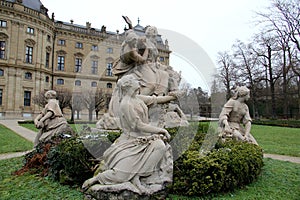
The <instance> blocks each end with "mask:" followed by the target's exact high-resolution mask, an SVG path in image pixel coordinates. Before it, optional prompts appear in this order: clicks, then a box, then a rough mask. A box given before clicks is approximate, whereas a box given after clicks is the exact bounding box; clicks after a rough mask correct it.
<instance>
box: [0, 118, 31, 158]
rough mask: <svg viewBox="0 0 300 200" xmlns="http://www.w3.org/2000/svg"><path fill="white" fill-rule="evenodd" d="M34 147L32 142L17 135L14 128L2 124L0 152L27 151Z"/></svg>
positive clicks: (0, 129) (0, 126)
mask: <svg viewBox="0 0 300 200" xmlns="http://www.w3.org/2000/svg"><path fill="white" fill-rule="evenodd" d="M32 148H33V144H32V142H30V141H28V140H26V139H25V138H23V137H21V136H19V135H17V134H16V133H15V132H13V131H12V130H10V129H8V128H6V127H5V126H3V125H1V124H0V154H1V153H8V152H18V151H27V150H30V149H32Z"/></svg>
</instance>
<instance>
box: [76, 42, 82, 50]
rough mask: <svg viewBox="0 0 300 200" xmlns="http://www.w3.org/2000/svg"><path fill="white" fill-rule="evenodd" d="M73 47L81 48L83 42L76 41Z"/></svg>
mask: <svg viewBox="0 0 300 200" xmlns="http://www.w3.org/2000/svg"><path fill="white" fill-rule="evenodd" d="M75 47H76V48H79V49H82V48H83V44H82V43H81V42H76V45H75Z"/></svg>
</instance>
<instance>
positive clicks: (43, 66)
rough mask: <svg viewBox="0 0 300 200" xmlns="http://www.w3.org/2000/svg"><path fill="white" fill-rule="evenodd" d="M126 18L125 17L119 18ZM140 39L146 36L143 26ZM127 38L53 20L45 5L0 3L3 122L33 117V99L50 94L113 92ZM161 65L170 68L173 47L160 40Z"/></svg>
mask: <svg viewBox="0 0 300 200" xmlns="http://www.w3.org/2000/svg"><path fill="white" fill-rule="evenodd" d="M120 17H121V16H120ZM134 30H135V31H136V33H137V34H139V35H143V34H144V31H145V30H144V27H142V26H140V25H139V23H138V25H136V26H135V27H134ZM123 40H124V33H119V31H116V32H109V31H106V27H105V26H102V27H101V28H100V29H97V28H93V27H92V26H91V24H90V23H89V22H87V23H86V25H85V26H82V25H77V24H74V23H73V22H72V21H70V22H62V21H58V20H56V19H54V14H52V16H51V17H49V16H48V10H47V8H46V7H44V5H43V4H42V3H41V2H40V0H0V117H1V118H12V117H13V118H24V117H30V118H31V117H33V116H34V115H35V114H37V113H39V112H40V109H41V108H40V107H38V105H35V104H33V101H32V98H33V97H34V96H36V95H39V94H40V93H41V92H43V91H47V90H50V89H67V90H70V91H72V92H73V93H77V94H78V93H80V92H81V91H83V90H96V89H97V88H98V89H99V88H101V89H102V90H103V91H105V92H106V93H110V94H111V93H112V91H113V88H114V86H115V83H116V80H117V77H116V76H114V75H113V74H112V66H113V62H114V61H115V60H116V59H118V58H119V56H120V49H121V44H122V42H123ZM157 42H158V44H157V47H158V49H159V53H160V58H159V59H160V61H161V62H162V63H164V64H166V65H168V64H169V55H170V51H169V48H168V44H167V43H165V44H164V42H163V41H162V39H161V36H158V37H157Z"/></svg>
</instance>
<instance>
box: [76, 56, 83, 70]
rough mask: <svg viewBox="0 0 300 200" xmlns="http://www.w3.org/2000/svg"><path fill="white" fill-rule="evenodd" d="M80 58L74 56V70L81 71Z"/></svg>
mask: <svg viewBox="0 0 300 200" xmlns="http://www.w3.org/2000/svg"><path fill="white" fill-rule="evenodd" d="M81 66H82V59H81V58H75V72H81Z"/></svg>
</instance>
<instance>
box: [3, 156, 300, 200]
mask: <svg viewBox="0 0 300 200" xmlns="http://www.w3.org/2000/svg"><path fill="white" fill-rule="evenodd" d="M264 162H265V166H264V167H263V172H262V174H261V176H260V177H259V178H258V180H257V181H256V182H254V183H252V184H250V185H248V186H247V187H246V188H243V189H241V190H237V191H235V192H233V193H228V194H223V195H218V196H216V197H209V199H216V200H227V199H228V200H229V199H236V200H239V199H243V200H252V199H272V200H273V199H278V200H279V199H282V198H283V197H284V198H285V199H289V200H296V199H299V196H300V190H299V189H300V165H299V164H294V163H290V162H285V161H277V160H272V159H264ZM21 165H22V158H14V159H9V160H1V161H0V168H1V170H0V197H1V200H5V199H7V200H10V199H14V200H19V199H36V200H39V199H48V200H52V199H72V200H77V199H78V200H79V199H83V194H82V193H81V192H80V188H70V187H68V186H63V185H60V184H59V183H57V182H53V181H51V180H49V179H47V178H40V177H37V176H35V175H30V174H25V175H23V176H13V175H11V173H12V172H14V171H15V170H17V169H19V168H20V167H21ZM171 199H172V200H184V199H189V200H190V199H194V200H196V199H200V198H197V197H195V198H191V197H184V196H175V195H170V197H169V200H171Z"/></svg>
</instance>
